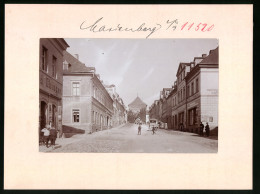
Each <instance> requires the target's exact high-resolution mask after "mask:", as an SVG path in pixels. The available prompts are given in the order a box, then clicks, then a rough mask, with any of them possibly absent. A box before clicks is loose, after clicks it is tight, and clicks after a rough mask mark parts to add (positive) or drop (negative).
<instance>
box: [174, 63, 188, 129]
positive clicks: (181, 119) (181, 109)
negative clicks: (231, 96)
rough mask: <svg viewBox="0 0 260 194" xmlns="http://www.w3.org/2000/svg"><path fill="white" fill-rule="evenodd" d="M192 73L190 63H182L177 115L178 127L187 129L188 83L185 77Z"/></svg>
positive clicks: (178, 76)
mask: <svg viewBox="0 0 260 194" xmlns="http://www.w3.org/2000/svg"><path fill="white" fill-rule="evenodd" d="M189 71H190V63H180V65H179V68H178V71H177V74H176V76H177V107H176V108H177V113H178V116H177V118H178V125H179V128H181V125H182V126H183V128H185V127H186V122H187V121H186V114H187V111H186V81H185V77H186V75H187V73H188V72H189Z"/></svg>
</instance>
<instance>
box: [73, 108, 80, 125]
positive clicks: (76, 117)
mask: <svg viewBox="0 0 260 194" xmlns="http://www.w3.org/2000/svg"><path fill="white" fill-rule="evenodd" d="M72 122H73V123H79V109H73V110H72Z"/></svg>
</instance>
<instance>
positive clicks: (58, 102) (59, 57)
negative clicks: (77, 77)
mask: <svg viewBox="0 0 260 194" xmlns="http://www.w3.org/2000/svg"><path fill="white" fill-rule="evenodd" d="M68 47H69V45H68V44H67V43H66V41H65V40H64V39H62V38H41V39H40V55H39V61H40V64H39V65H40V70H39V74H40V75H39V78H40V80H39V82H40V84H39V132H40V129H42V128H44V127H45V126H46V124H49V125H51V127H55V128H56V129H57V130H58V131H59V135H58V136H60V134H61V133H62V84H63V77H62V67H63V66H62V65H63V51H65V50H66V49H67V48H68Z"/></svg>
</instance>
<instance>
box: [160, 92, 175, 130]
mask: <svg viewBox="0 0 260 194" xmlns="http://www.w3.org/2000/svg"><path fill="white" fill-rule="evenodd" d="M171 91H172V88H163V90H162V91H161V92H160V95H161V101H162V118H161V121H162V122H163V123H167V125H168V124H169V123H170V120H171V111H170V109H171V106H172V103H171V97H169V95H170V93H171ZM167 125H166V126H165V128H168V127H169V126H167Z"/></svg>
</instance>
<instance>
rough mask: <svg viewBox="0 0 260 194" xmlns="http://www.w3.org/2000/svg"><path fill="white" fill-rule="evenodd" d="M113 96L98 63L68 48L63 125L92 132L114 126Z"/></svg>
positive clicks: (65, 69)
mask: <svg viewBox="0 0 260 194" xmlns="http://www.w3.org/2000/svg"><path fill="white" fill-rule="evenodd" d="M112 115H113V99H112V98H111V97H110V95H109V93H108V92H107V90H106V88H105V87H104V85H103V82H102V81H101V80H100V77H99V76H98V75H97V74H96V73H95V68H94V67H86V66H85V64H83V63H82V62H80V61H79V60H78V58H76V57H74V56H73V55H71V54H70V53H68V52H64V68H63V125H67V126H70V127H75V128H78V129H83V130H85V133H92V132H95V131H98V130H104V129H108V128H111V127H112Z"/></svg>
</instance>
